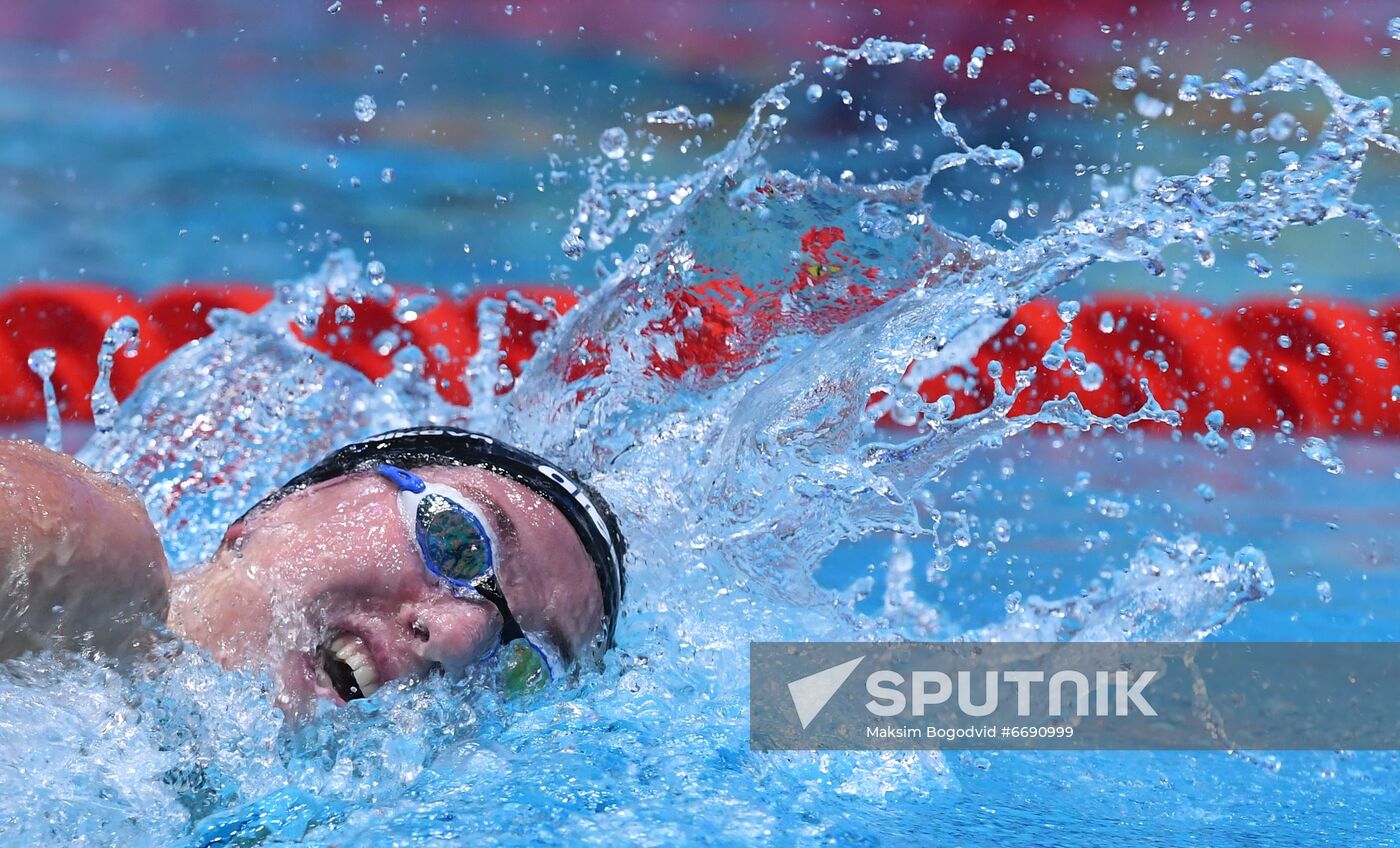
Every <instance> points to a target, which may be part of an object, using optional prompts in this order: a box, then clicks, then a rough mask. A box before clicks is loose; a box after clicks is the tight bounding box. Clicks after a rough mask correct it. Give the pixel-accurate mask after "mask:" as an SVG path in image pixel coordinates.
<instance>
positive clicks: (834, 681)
mask: <svg viewBox="0 0 1400 848" xmlns="http://www.w3.org/2000/svg"><path fill="white" fill-rule="evenodd" d="M863 662H865V657H863V656H862V657H856V658H855V659H853V660H850V661H848V662H843V663H841V664H840V665H834V666H832V667H831V668H828V669H823V670H822V671H819V672H817V673H816V674H809V675H807V676H806V677H801V678H798V679H797V680H794V681H792V682H791V683H789V684H788V694H790V695H791V696H792V705H793V707H795V708H796V709H797V720H798V721H800V722H801V723H802V729H803V730H806V729H807V725H809V724H811V723H812V722H813V720H815V719H816V717H817V716H818V715H820V714H821V711H822V710H824V709H826V705H827V704H829V703H831V699H832V698H833V697H834V696H835V695H836V693H837V692H838V691H840V689H841V685H842V684H844V683H845V682H846V681H847V680H848V679H849V678H850V676H851V673H852V672H854V671H855V670H856V666H858V665H860V664H861V663H863Z"/></svg>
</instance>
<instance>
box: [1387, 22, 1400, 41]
mask: <svg viewBox="0 0 1400 848" xmlns="http://www.w3.org/2000/svg"><path fill="white" fill-rule="evenodd" d="M1385 31H1386V34H1387V35H1389V36H1390V37H1391V38H1393V39H1395V40H1396V41H1400V16H1397V17H1394V18H1391V19H1390V23H1388V24H1386V25H1385Z"/></svg>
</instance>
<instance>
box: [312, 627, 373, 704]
mask: <svg viewBox="0 0 1400 848" xmlns="http://www.w3.org/2000/svg"><path fill="white" fill-rule="evenodd" d="M328 647H329V649H330V652H331V654H333V655H334V656H335V658H336V659H338V660H340V661H341V662H343V663H345V664H346V665H347V666H349V667H350V671H351V672H352V673H353V674H354V675H355V685H356V686H358V687H359V689H360V692H362V693H363V694H364V696H365V697H366V698H368V697H369V696H370V695H373V694H374V693H375V692H378V691H379V671H378V670H377V669H376V668H375V667H374V663H373V662H372V661H371V659H370V654H369V650H368V649H367V648H366V647H365V643H364V642H362V641H360V640H359V639H357V638H355V637H353V636H337V637H336V638H335V639H333V640H331V643H330V645H329V646H328ZM316 680H317V682H318V683H321V684H322V685H329V683H330V678H329V677H328V676H326V673H325V672H324V671H323V670H321V669H317V671H316Z"/></svg>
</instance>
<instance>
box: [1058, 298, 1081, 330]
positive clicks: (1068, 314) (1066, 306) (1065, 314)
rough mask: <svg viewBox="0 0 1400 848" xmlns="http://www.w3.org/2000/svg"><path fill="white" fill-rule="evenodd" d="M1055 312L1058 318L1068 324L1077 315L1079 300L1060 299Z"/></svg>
mask: <svg viewBox="0 0 1400 848" xmlns="http://www.w3.org/2000/svg"><path fill="white" fill-rule="evenodd" d="M1055 314H1057V315H1059V316H1060V320H1061V321H1063V322H1065V323H1066V324H1068V323H1069V322H1071V321H1073V320H1074V319H1075V318H1078V317H1079V301H1077V300H1062V301H1060V302H1059V304H1058V305H1057V306H1056V307H1055Z"/></svg>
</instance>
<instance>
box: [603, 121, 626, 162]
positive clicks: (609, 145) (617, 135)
mask: <svg viewBox="0 0 1400 848" xmlns="http://www.w3.org/2000/svg"><path fill="white" fill-rule="evenodd" d="M598 149H599V150H602V151H603V155H604V156H606V157H608V158H609V159H621V158H622V157H623V156H626V155H627V131H626V130H624V129H623V128H622V127H608V128H607V129H605V130H603V134H602V135H600V136H598Z"/></svg>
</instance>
